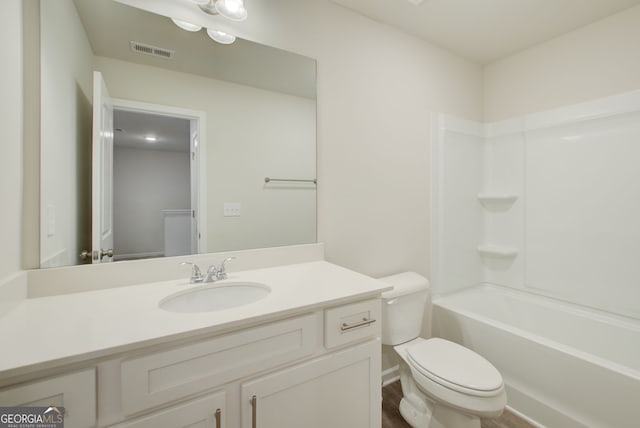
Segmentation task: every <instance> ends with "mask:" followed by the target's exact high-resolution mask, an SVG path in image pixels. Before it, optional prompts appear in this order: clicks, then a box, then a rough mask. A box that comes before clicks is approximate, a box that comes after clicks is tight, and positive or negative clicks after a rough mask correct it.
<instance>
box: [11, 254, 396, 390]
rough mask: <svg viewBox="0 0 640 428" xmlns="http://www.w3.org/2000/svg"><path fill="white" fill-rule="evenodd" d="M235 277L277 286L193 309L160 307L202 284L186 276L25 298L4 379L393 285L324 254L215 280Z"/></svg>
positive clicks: (14, 317)
mask: <svg viewBox="0 0 640 428" xmlns="http://www.w3.org/2000/svg"><path fill="white" fill-rule="evenodd" d="M236 281H246V282H258V283H262V284H266V285H268V286H269V287H270V288H271V293H270V294H269V295H268V296H267V297H265V298H264V299H262V300H259V301H257V302H254V303H250V304H247V305H244V306H238V307H235V308H230V309H225V310H220V311H215V312H205V313H193V314H185V313H173V312H168V311H165V310H163V309H160V308H159V307H158V303H159V302H160V300H162V299H163V298H165V297H167V296H169V295H171V294H173V293H176V292H179V291H183V290H187V289H189V288H192V287H197V286H201V285H194V284H189V281H188V279H187V278H185V279H183V280H172V281H164V282H153V283H146V284H140V285H132V286H127V287H118V288H111V289H104V290H97V291H89V292H83V293H72V294H64V295H57V296H49V297H39V298H30V299H26V300H24V301H23V302H22V303H20V304H19V305H18V306H17V307H16V308H15V309H13V310H12V311H10V312H9V313H7V314H6V315H4V316H3V317H2V318H0V340H1V341H2V343H3V346H2V348H3V349H2V352H1V353H0V381H1V380H2V379H6V378H8V377H13V376H19V375H23V374H26V373H29V372H30V371H34V370H42V369H50V368H53V367H59V366H63V365H65V364H69V363H73V362H78V361H84V360H88V359H94V358H99V357H105V356H109V355H112V354H116V353H119V352H124V351H129V350H132V349H137V348H141V347H143V346H150V345H154V344H158V343H166V342H167V341H169V340H177V339H183V338H187V337H189V336H194V335H202V334H216V333H219V332H226V331H230V330H233V329H238V328H244V327H252V326H255V325H259V324H261V323H264V322H268V321H272V320H276V319H281V318H285V317H288V316H292V315H295V314H300V313H303V312H307V311H309V310H313V309H317V308H320V307H323V306H335V305H340V304H343V303H347V302H350V301H354V300H359V299H366V298H371V297H375V296H377V295H379V294H380V293H381V292H383V291H386V290H388V289H390V288H391V287H389V286H388V285H386V284H385V283H383V282H380V281H377V280H374V279H372V278H370V277H367V276H365V275H361V274H358V273H356V272H353V271H350V270H348V269H345V268H342V267H339V266H336V265H333V264H331V263H328V262H324V261H317V262H310V263H301V264H295V265H286V266H278V267H272V268H266V269H257V270H246V271H242V272H233V273H229V278H228V279H226V280H224V281H219V282H217V283H215V284H224V283H228V282H236ZM207 285H212V284H207Z"/></svg>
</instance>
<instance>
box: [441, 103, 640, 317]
mask: <svg viewBox="0 0 640 428" xmlns="http://www.w3.org/2000/svg"><path fill="white" fill-rule="evenodd" d="M638 123H640V91H635V92H632V93H628V94H625V95H618V96H613V97H608V98H604V99H600V100H595V101H591V102H588V103H582V104H577V105H573V106H568V107H564V108H559V109H555V110H550V111H547V112H541V113H536V114H530V115H526V116H524V117H521V118H516V119H512V120H509V121H502V122H497V123H491V124H487V125H486V127H485V129H484V131H483V132H484V135H485V138H484V139H479V138H478V137H477V135H478V134H477V133H476V134H475V136H474V138H475V139H472V140H470V141H475V143H476V144H475V145H474V144H467V145H462V144H461V141H462V139H463V138H467V139H469V138H470V137H468V136H466V137H463V135H464V130H465V129H468V126H467V125H468V124H466V123H465V122H463V121H459V120H455V119H453V118H450V117H441V118H440V127H441V131H440V133H441V136H442V138H443V139H442V140H441V142H440V144H438V146H437V147H438V151H436V156H437V159H436V166H437V168H436V169H434V173H436V174H437V175H436V182H437V186H436V187H435V188H434V200H435V201H437V202H436V204H435V205H436V207H438V208H437V210H438V211H437V212H438V213H440V215H439V216H438V217H436V223H434V228H435V230H438V231H439V235H438V239H437V240H436V241H434V245H435V247H434V254H436V257H437V258H436V260H437V265H436V266H435V272H436V275H435V277H434V280H435V291H436V293H443V292H449V291H454V290H457V289H460V288H464V287H469V286H472V285H474V284H478V283H481V282H488V283H494V284H500V285H505V286H509V287H514V288H519V289H525V290H528V291H535V292H538V293H542V294H546V295H549V296H554V297H557V298H560V299H562V300H566V301H570V302H574V303H578V304H581V305H584V306H589V307H593V308H598V309H602V310H606V311H609V312H613V313H618V314H622V315H627V316H631V317H636V318H639V317H640V307H639V306H638V302H639V301H640V289H639V288H638V287H637V286H636V284H634V282H633V280H634V278H638V277H639V276H640V270H639V267H638V264H637V261H636V260H635V258H636V255H637V254H638V253H639V252H640V247H638V242H640V235H638V231H640V223H639V220H638V219H639V218H640V205H639V204H638V201H637V198H635V197H634V196H633V195H638V194H640V180H638V177H637V165H638V163H640V146H639V145H638V144H637V138H638V135H640V127H639V126H638ZM465 126H467V127H466V128H465ZM461 151H464V153H465V154H466V156H464V155H463V154H461V153H460V152H461ZM478 171H482V176H483V179H482V180H476V179H475V177H477V176H478ZM450 176H455V177H458V176H460V177H463V178H464V177H466V178H467V179H466V180H464V179H463V180H460V179H457V180H448V177H450ZM460 228H467V229H469V230H468V231H466V232H465V233H462V234H460V233H459V230H460ZM460 235H462V236H460ZM452 259H453V260H456V265H455V266H449V265H447V263H446V262H447V261H448V260H452ZM478 264H479V265H480V270H479V272H478ZM461 267H464V269H460V268H461ZM587 267H588V268H587ZM459 270H464V271H468V272H470V273H468V277H467V278H459V277H460V274H458V273H457V272H458V271H459ZM474 273H475V274H476V276H475V277H473V276H472V275H473V274H474ZM478 273H480V274H479V275H477V274H478Z"/></svg>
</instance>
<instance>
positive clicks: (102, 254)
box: [99, 248, 113, 259]
mask: <svg viewBox="0 0 640 428" xmlns="http://www.w3.org/2000/svg"><path fill="white" fill-rule="evenodd" d="M105 257H113V248H109V249H108V250H105V249H104V248H103V249H101V250H100V253H99V258H100V259H103V258H105Z"/></svg>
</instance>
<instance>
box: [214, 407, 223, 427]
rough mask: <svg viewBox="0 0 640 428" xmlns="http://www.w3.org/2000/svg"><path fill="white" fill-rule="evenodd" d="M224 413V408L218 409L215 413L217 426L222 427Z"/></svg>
mask: <svg viewBox="0 0 640 428" xmlns="http://www.w3.org/2000/svg"><path fill="white" fill-rule="evenodd" d="M221 415H222V410H220V409H217V410H216V413H215V417H216V428H222V425H221V423H220V416H221Z"/></svg>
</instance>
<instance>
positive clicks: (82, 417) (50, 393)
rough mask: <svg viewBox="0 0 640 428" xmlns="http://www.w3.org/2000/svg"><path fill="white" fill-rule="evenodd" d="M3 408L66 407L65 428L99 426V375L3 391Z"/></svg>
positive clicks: (87, 374)
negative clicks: (97, 411) (97, 380)
mask: <svg viewBox="0 0 640 428" xmlns="http://www.w3.org/2000/svg"><path fill="white" fill-rule="evenodd" d="M0 405H1V406H20V407H39V406H43V407H44V406H56V407H64V409H65V416H64V426H65V427H67V428H88V427H92V426H95V424H96V371H95V369H89V370H83V371H80V372H76V373H70V374H66V375H63V376H57V377H53V378H48V379H43V380H38V381H35V382H29V383H24V384H21V385H18V386H12V387H10V388H6V389H3V390H0Z"/></svg>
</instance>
